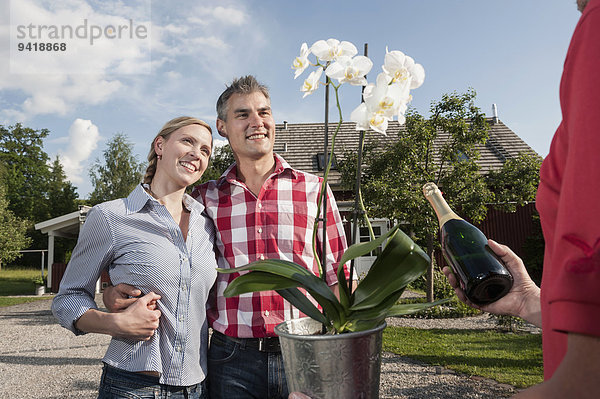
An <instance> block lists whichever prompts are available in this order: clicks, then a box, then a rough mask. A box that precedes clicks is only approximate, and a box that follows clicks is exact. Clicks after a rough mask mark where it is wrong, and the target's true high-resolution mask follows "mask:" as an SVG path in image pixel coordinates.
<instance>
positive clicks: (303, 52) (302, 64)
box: [292, 43, 310, 79]
mask: <svg viewBox="0 0 600 399" xmlns="http://www.w3.org/2000/svg"><path fill="white" fill-rule="evenodd" d="M309 54H310V50H309V49H308V45H307V44H306V43H302V47H301V48H300V55H299V56H298V57H296V58H294V62H293V63H292V69H295V70H296V73H295V74H294V79H296V78H297V77H298V76H300V75H301V74H302V72H304V70H305V69H306V68H308V66H309V65H310V62H309V61H308V55H309Z"/></svg>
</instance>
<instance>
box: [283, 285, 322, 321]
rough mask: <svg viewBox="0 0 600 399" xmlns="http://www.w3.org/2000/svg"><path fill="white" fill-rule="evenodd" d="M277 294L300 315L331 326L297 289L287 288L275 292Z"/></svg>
mask: <svg viewBox="0 0 600 399" xmlns="http://www.w3.org/2000/svg"><path fill="white" fill-rule="evenodd" d="M277 293H278V294H279V295H281V296H282V297H283V298H284V299H285V300H286V301H288V302H289V303H291V304H292V306H295V307H296V308H298V309H299V310H300V311H301V312H302V313H304V314H305V315H307V316H308V317H310V318H312V319H314V320H316V321H318V322H321V323H323V324H325V325H326V326H328V327H330V326H331V321H330V320H328V319H327V317H325V315H324V314H323V313H321V311H320V310H319V309H318V308H317V307H316V306H315V305H314V304H313V303H312V302H311V301H310V300H309V299H308V298H307V297H306V295H304V294H303V293H302V292H300V290H299V289H297V288H287V289H284V290H277Z"/></svg>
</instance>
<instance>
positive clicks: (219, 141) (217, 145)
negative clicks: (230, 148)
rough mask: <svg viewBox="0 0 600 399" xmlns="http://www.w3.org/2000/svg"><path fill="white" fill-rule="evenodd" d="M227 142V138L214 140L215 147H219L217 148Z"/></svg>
mask: <svg viewBox="0 0 600 399" xmlns="http://www.w3.org/2000/svg"><path fill="white" fill-rule="evenodd" d="M227 144H229V141H227V140H223V139H214V141H213V149H217V148H220V147H225V146H226V145H227Z"/></svg>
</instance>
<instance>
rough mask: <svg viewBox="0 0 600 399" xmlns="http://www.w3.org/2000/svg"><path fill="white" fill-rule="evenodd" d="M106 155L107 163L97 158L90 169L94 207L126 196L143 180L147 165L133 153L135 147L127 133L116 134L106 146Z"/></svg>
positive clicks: (104, 153) (91, 200) (91, 196)
mask: <svg viewBox="0 0 600 399" xmlns="http://www.w3.org/2000/svg"><path fill="white" fill-rule="evenodd" d="M103 156H104V162H101V161H100V160H99V159H96V161H95V163H94V165H93V166H92V168H91V169H90V178H91V180H92V185H93V186H94V191H92V193H91V194H90V202H91V203H92V204H98V203H100V202H104V201H110V200H113V199H117V198H123V197H127V196H128V195H129V193H130V192H131V190H133V189H134V187H135V186H136V185H137V184H139V183H140V182H141V181H142V177H143V168H144V164H143V163H142V162H139V161H138V158H137V156H135V155H134V154H133V144H132V143H131V142H129V140H128V138H127V136H126V135H125V134H123V133H117V134H116V135H115V136H114V137H113V138H112V139H111V140H110V141H109V142H108V143H107V146H106V149H105V150H104V152H103Z"/></svg>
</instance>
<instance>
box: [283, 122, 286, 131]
mask: <svg viewBox="0 0 600 399" xmlns="http://www.w3.org/2000/svg"><path fill="white" fill-rule="evenodd" d="M283 130H287V121H283Z"/></svg>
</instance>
